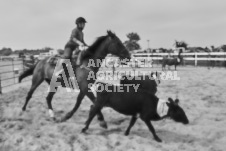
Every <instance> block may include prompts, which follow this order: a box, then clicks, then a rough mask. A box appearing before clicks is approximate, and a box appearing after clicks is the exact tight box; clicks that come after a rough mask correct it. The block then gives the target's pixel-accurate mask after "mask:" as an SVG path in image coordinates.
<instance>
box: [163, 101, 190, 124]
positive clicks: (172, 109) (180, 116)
mask: <svg viewBox="0 0 226 151" xmlns="http://www.w3.org/2000/svg"><path fill="white" fill-rule="evenodd" d="M168 101H169V102H167V103H166V104H167V106H168V107H169V110H168V113H167V116H168V117H170V118H171V119H173V120H174V121H176V122H180V123H183V124H188V123H189V120H188V118H187V116H186V114H185V112H184V110H183V109H182V108H181V107H180V106H179V105H178V103H179V100H178V99H176V100H175V101H173V99H172V98H168Z"/></svg>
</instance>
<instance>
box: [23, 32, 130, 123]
mask: <svg viewBox="0 0 226 151" xmlns="http://www.w3.org/2000/svg"><path fill="white" fill-rule="evenodd" d="M107 54H113V55H116V56H119V57H120V59H130V53H129V51H128V50H127V49H126V48H125V46H124V45H123V44H122V42H121V40H120V39H119V38H118V37H117V36H116V35H115V34H114V33H112V32H111V31H107V35H106V36H102V37H99V38H98V39H97V40H96V41H95V42H94V43H93V44H92V46H90V47H89V48H88V49H87V50H86V52H85V54H84V57H83V61H82V67H75V66H73V63H72V66H73V69H74V73H75V76H76V80H77V83H78V86H79V89H80V93H79V94H78V97H77V102H76V104H75V106H74V107H73V109H72V110H71V111H70V112H68V113H67V114H66V115H65V117H63V118H61V119H60V120H59V121H61V122H63V121H66V120H67V119H69V118H71V117H72V115H73V114H74V113H75V112H76V111H77V109H78V108H79V106H80V104H81V102H82V99H83V98H84V96H85V95H86V96H88V97H89V98H90V100H91V101H92V102H94V101H95V96H94V94H93V93H92V91H91V90H90V88H89V84H90V83H94V82H95V80H96V79H93V78H92V79H87V78H88V75H89V73H90V72H94V75H96V73H97V72H98V70H99V67H100V66H99V65H96V66H90V67H87V66H88V63H89V61H90V60H93V61H94V62H95V64H97V63H98V60H102V59H104V58H105V57H106V56H107ZM48 59H49V58H45V59H44V60H41V61H39V62H38V63H37V64H36V65H35V66H34V67H33V68H30V69H29V70H27V71H25V72H24V73H22V74H21V75H20V77H19V82H20V81H21V80H22V79H23V78H25V77H27V76H29V75H32V74H33V78H32V86H31V88H30V91H29V92H28V95H27V98H26V102H25V104H24V106H23V108H22V110H23V111H25V110H26V106H27V103H28V101H29V100H30V98H31V97H32V94H33V92H34V91H35V89H36V88H37V87H38V86H39V85H40V84H41V83H42V82H43V81H44V80H45V81H46V82H47V83H48V84H51V78H52V77H54V76H55V75H54V74H53V73H54V68H55V66H52V65H50V64H49V63H48ZM74 65H75V64H74ZM65 73H66V72H65ZM55 78H56V77H55ZM58 81H59V79H58ZM50 86H51V85H50ZM63 87H66V86H65V85H64V86H63ZM55 93H56V92H49V93H48V96H47V97H46V101H47V105H48V108H49V114H50V116H51V117H52V118H54V112H53V108H52V104H51V101H52V98H53V96H54V94H55ZM54 119H55V118H54ZM98 120H99V121H100V122H101V123H100V124H101V126H103V127H106V122H105V121H104V117H103V115H102V113H101V112H99V113H98Z"/></svg>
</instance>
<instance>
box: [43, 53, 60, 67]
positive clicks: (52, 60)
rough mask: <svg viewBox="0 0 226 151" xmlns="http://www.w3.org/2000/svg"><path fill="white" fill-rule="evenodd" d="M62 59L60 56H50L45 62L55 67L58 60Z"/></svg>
mask: <svg viewBox="0 0 226 151" xmlns="http://www.w3.org/2000/svg"><path fill="white" fill-rule="evenodd" d="M61 58H62V57H61V56H60V55H54V56H51V57H50V58H49V59H48V60H47V62H48V63H49V64H51V65H56V64H57V61H58V60H59V59H61Z"/></svg>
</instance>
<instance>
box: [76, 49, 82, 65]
mask: <svg viewBox="0 0 226 151" xmlns="http://www.w3.org/2000/svg"><path fill="white" fill-rule="evenodd" d="M82 53H83V52H80V53H79V54H78V58H77V60H76V65H77V66H80V65H81V62H82Z"/></svg>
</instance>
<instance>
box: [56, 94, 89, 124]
mask: <svg viewBox="0 0 226 151" xmlns="http://www.w3.org/2000/svg"><path fill="white" fill-rule="evenodd" d="M84 96H85V94H84V93H82V92H81V91H80V93H79V94H78V97H77V102H76V104H75V106H74V108H73V109H72V110H71V111H70V112H68V113H67V114H66V115H65V117H63V118H62V119H61V120H60V122H65V121H66V120H68V119H69V118H71V117H72V115H73V114H74V113H75V112H76V111H77V109H78V108H79V106H80V104H81V102H82V99H83V98H84Z"/></svg>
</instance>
